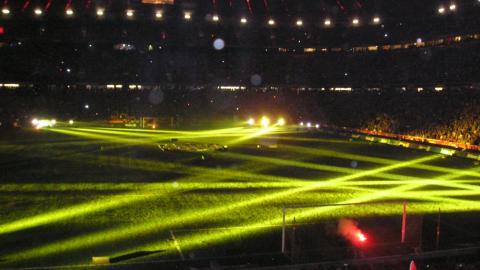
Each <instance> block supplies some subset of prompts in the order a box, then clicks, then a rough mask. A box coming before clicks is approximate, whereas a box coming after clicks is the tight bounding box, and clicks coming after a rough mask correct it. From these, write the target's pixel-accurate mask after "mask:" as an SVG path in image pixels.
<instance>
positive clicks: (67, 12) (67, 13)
mask: <svg viewBox="0 0 480 270" xmlns="http://www.w3.org/2000/svg"><path fill="white" fill-rule="evenodd" d="M73 13H74V12H73V9H71V8H68V9H67V10H65V14H66V15H67V16H73Z"/></svg>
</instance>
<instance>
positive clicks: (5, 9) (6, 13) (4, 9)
mask: <svg viewBox="0 0 480 270" xmlns="http://www.w3.org/2000/svg"><path fill="white" fill-rule="evenodd" d="M2 14H4V15H8V14H10V9H8V7H4V8H2Z"/></svg>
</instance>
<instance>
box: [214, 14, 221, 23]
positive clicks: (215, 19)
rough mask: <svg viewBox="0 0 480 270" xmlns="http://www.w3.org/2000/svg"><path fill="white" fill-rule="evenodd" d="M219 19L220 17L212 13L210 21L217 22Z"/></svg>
mask: <svg viewBox="0 0 480 270" xmlns="http://www.w3.org/2000/svg"><path fill="white" fill-rule="evenodd" d="M219 20H220V17H218V15H213V17H212V21H214V22H218V21H219Z"/></svg>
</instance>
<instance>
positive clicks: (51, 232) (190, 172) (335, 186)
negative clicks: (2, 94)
mask: <svg viewBox="0 0 480 270" xmlns="http://www.w3.org/2000/svg"><path fill="white" fill-rule="evenodd" d="M173 138H175V139H177V140H178V141H177V140H173V141H172V139H173ZM165 144H169V145H175V146H178V147H179V148H180V150H181V151H171V150H167V151H166V150H165V149H164V148H162V147H163V145H165ZM207 144H215V145H221V146H222V147H224V146H228V149H227V151H208V152H203V151H196V150H202V149H203V148H204V146H205V145H207ZM169 147H172V146H169ZM222 149H223V148H222ZM0 167H1V168H0V170H1V171H2V175H1V185H0V192H1V194H2V196H1V197H0V203H1V204H2V206H3V207H2V208H1V209H0V216H1V222H0V237H1V239H2V246H1V247H2V255H1V256H0V266H5V267H10V266H33V265H35V266H39V265H40V266H44V265H64V264H69V265H70V264H85V263H90V261H91V257H92V256H111V257H113V258H123V260H125V261H128V262H130V261H148V260H167V259H173V260H180V259H181V256H182V255H180V251H181V252H182V254H183V255H184V256H185V257H187V258H200V257H202V256H216V255H218V254H214V253H208V252H202V251H203V250H205V249H209V250H211V249H212V248H215V247H219V248H220V247H225V246H229V245H233V246H235V243H238V242H239V241H241V242H242V243H248V242H249V241H250V242H251V243H255V241H256V240H255V239H264V238H262V237H267V238H268V239H273V241H277V240H278V242H274V243H269V244H268V245H265V247H263V246H262V248H261V249H260V250H251V251H250V250H243V251H242V252H245V253H249V252H251V253H255V252H272V253H273V252H279V251H280V242H279V239H280V238H279V237H280V234H279V232H280V229H279V227H278V226H279V225H281V222H282V206H283V205H294V204H334V203H342V204H347V203H364V202H375V201H388V200H391V201H399V200H405V199H406V200H409V202H411V207H410V208H409V213H435V212H437V211H438V209H439V208H441V210H442V212H444V213H465V212H468V213H476V212H477V211H479V210H480V204H478V203H477V198H478V195H479V194H480V186H479V183H480V167H478V166H476V165H475V164H474V162H473V161H471V160H463V159H456V158H452V157H448V158H447V157H444V156H441V155H437V154H432V153H426V152H418V151H412V150H408V149H401V148H394V147H390V146H382V145H374V144H373V145H372V144H368V143H364V142H352V141H349V140H344V139H342V138H333V137H327V136H325V135H321V134H318V133H315V134H312V133H299V132H296V131H294V130H293V129H289V128H287V127H281V126H273V127H270V128H262V127H248V128H247V127H232V128H225V129H219V130H206V131H171V130H134V129H120V128H99V127H97V128H92V127H71V128H48V129H45V130H39V131H32V132H27V133H24V134H22V135H21V136H20V137H17V138H16V139H15V140H14V139H7V138H5V139H3V140H2V141H1V144H0ZM373 213H375V214H376V215H378V214H380V215H397V214H398V213H399V208H398V205H395V206H393V205H392V206H390V207H389V206H385V207H382V208H381V209H379V208H373V207H368V206H365V207H362V208H351V207H323V208H307V209H296V210H291V211H289V212H288V215H287V218H289V220H290V219H291V217H293V216H295V217H296V218H298V219H299V220H300V219H301V220H302V222H316V221H318V220H322V219H329V218H334V219H335V218H341V217H360V216H369V215H372V214H373ZM173 237H175V241H173ZM254 245H255V244H252V246H254ZM237 249H238V247H237ZM139 252H143V253H142V256H134V254H137V255H138V253H139ZM150 252H151V253H150ZM132 254H133V255H132ZM223 255H225V254H223ZM227 255H228V254H227ZM122 256H124V257H122ZM126 258H127V259H129V260H126ZM123 260H122V261H123ZM119 261H121V260H120V259H119Z"/></svg>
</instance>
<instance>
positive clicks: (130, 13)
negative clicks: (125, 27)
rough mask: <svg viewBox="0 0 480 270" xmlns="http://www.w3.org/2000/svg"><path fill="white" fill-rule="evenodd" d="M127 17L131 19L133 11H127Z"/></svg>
mask: <svg viewBox="0 0 480 270" xmlns="http://www.w3.org/2000/svg"><path fill="white" fill-rule="evenodd" d="M126 14H127V17H133V10H131V9H127V13H126Z"/></svg>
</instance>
